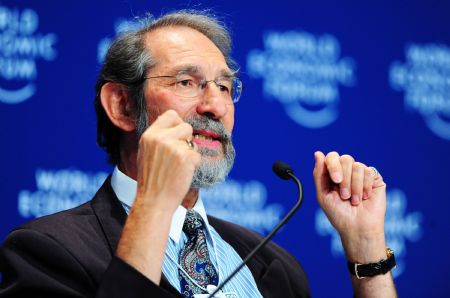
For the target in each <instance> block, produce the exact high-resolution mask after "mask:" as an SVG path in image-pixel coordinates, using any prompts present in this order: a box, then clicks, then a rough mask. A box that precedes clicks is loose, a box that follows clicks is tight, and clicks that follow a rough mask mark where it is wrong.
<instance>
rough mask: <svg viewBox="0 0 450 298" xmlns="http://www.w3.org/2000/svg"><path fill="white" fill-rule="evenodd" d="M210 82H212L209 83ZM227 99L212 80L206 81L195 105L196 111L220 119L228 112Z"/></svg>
mask: <svg viewBox="0 0 450 298" xmlns="http://www.w3.org/2000/svg"><path fill="white" fill-rule="evenodd" d="M211 83H212V84H211ZM228 109H229V107H228V105H227V100H226V99H225V98H224V96H223V93H222V92H221V91H220V89H219V87H218V86H217V85H216V84H215V82H214V81H208V82H207V84H206V86H205V87H204V89H203V92H202V95H201V97H200V101H199V103H198V105H197V113H199V114H201V115H204V114H207V115H209V116H210V117H211V118H212V119H221V118H223V117H224V116H225V115H226V114H227V113H228Z"/></svg>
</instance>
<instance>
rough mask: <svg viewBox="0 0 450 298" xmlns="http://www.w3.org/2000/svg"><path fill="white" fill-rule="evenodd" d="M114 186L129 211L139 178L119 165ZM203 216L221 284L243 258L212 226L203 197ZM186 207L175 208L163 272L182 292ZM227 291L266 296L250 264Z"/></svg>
mask: <svg viewBox="0 0 450 298" xmlns="http://www.w3.org/2000/svg"><path fill="white" fill-rule="evenodd" d="M111 186H112V188H113V190H114V192H115V193H116V195H117V197H118V198H119V200H120V201H121V203H122V206H123V207H124V209H125V211H126V213H127V214H128V213H129V211H130V207H131V206H132V204H133V201H134V198H135V196H136V187H137V183H136V181H135V180H133V179H131V178H130V177H128V176H126V175H125V174H124V173H122V172H121V171H120V170H119V169H118V167H116V168H115V169H114V172H113V174H112V178H111ZM193 209H194V210H195V211H197V212H198V213H199V214H200V216H201V217H202V218H203V220H204V222H205V226H206V231H205V232H206V241H207V245H208V252H209V255H210V258H211V262H212V263H213V265H214V267H215V268H216V269H217V271H218V273H219V284H220V283H221V282H222V281H223V280H225V278H227V277H228V276H229V275H230V274H231V273H232V272H233V270H234V269H236V267H237V266H239V265H240V263H241V262H242V258H241V257H240V256H239V255H238V254H237V253H236V251H235V250H234V248H233V247H231V245H229V244H228V243H227V242H226V241H225V240H223V239H222V237H220V235H219V233H217V231H216V230H215V229H214V228H213V227H212V226H211V225H209V222H208V218H207V216H206V211H205V208H204V206H203V202H202V200H201V198H200V197H199V198H198V200H197V202H196V203H195V206H194V207H193ZM185 217H186V209H185V208H184V207H182V206H179V207H178V208H177V210H176V211H175V213H174V215H173V218H172V224H171V227H170V232H169V239H168V241H167V248H166V254H165V258H164V262H163V268H162V272H163V274H164V276H165V277H166V278H167V280H168V281H169V282H170V284H171V285H172V286H173V287H174V288H175V289H177V290H178V291H179V292H181V291H180V280H179V276H178V272H179V270H178V266H177V264H178V255H179V252H180V250H181V249H182V248H183V246H184V244H185V243H186V241H187V236H186V235H185V234H184V232H183V231H182V228H183V223H184V218H185ZM223 291H224V292H233V293H235V294H236V295H237V296H238V297H240V298H246V297H249V298H257V297H262V296H261V294H260V292H259V290H258V288H257V286H256V282H255V279H254V278H253V275H252V274H251V272H250V270H249V269H248V267H247V266H244V267H243V268H242V269H241V271H239V273H238V274H236V275H235V276H234V278H233V279H231V280H230V282H229V283H227V284H226V285H225V286H224V288H223Z"/></svg>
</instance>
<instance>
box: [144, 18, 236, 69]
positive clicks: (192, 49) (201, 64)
mask: <svg viewBox="0 0 450 298" xmlns="http://www.w3.org/2000/svg"><path fill="white" fill-rule="evenodd" d="M145 43H146V46H147V49H148V50H149V51H150V54H151V55H152V57H153V59H154V60H155V62H156V64H155V66H154V68H153V69H152V72H154V73H156V72H161V71H164V70H174V69H175V70H176V69H179V68H183V67H184V66H185V65H191V66H195V67H197V68H198V69H199V70H201V71H203V72H207V73H214V74H216V73H222V72H224V71H230V70H229V68H228V66H227V63H226V61H225V57H224V56H223V54H222V52H221V51H220V50H219V48H217V46H216V45H215V44H214V43H213V42H212V41H211V40H210V39H209V38H207V37H206V36H205V35H203V34H202V33H200V32H198V31H196V30H194V29H191V28H188V27H181V26H173V27H163V28H158V29H156V30H154V31H151V32H149V33H147V35H146V38H145Z"/></svg>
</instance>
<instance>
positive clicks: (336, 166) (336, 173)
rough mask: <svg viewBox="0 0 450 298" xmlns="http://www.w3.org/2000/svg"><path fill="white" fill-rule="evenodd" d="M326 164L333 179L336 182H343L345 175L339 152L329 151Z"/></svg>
mask: <svg viewBox="0 0 450 298" xmlns="http://www.w3.org/2000/svg"><path fill="white" fill-rule="evenodd" d="M325 164H326V167H327V170H328V172H329V173H330V177H331V180H332V181H333V182H334V183H341V182H342V176H343V175H342V167H341V162H340V157H339V154H338V153H337V152H335V151H333V152H330V153H328V154H327V156H326V158H325Z"/></svg>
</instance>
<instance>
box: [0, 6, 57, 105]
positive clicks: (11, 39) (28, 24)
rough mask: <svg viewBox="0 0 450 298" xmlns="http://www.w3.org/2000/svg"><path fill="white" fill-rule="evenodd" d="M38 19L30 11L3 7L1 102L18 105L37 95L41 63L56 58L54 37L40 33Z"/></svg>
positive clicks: (0, 16) (0, 26) (0, 10)
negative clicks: (38, 67) (38, 66)
mask: <svg viewBox="0 0 450 298" xmlns="http://www.w3.org/2000/svg"><path fill="white" fill-rule="evenodd" d="M38 27H39V16H38V14H37V13H36V12H35V11H34V10H33V9H30V8H25V9H22V10H20V9H16V8H8V7H5V6H0V102H2V103H5V104H18V103H22V102H24V101H26V100H28V99H30V98H31V97H32V96H33V95H34V94H35V93H36V85H35V80H36V78H37V75H38V70H37V66H36V62H37V60H39V59H42V60H45V61H52V60H54V59H55V58H56V56H57V52H56V50H55V44H56V41H57V35H56V34H55V33H41V32H38V31H37V30H38Z"/></svg>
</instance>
